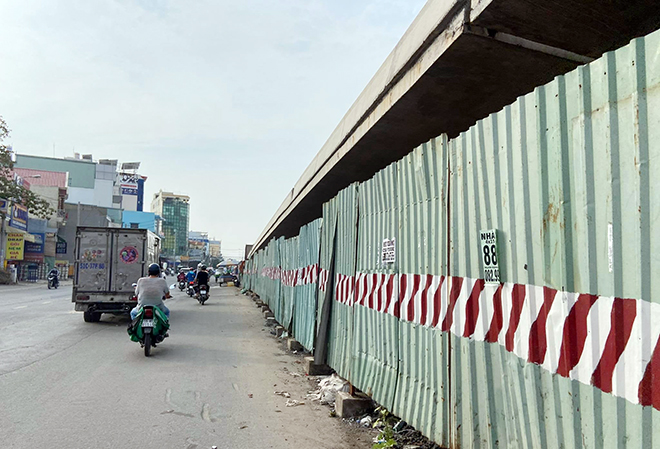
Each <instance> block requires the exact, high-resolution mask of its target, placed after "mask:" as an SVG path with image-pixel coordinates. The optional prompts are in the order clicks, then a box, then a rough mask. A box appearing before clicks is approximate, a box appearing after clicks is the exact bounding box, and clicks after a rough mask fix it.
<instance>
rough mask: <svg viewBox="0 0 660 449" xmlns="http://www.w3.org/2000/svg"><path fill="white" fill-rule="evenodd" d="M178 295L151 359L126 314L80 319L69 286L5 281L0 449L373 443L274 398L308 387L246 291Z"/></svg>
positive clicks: (310, 407)
mask: <svg viewBox="0 0 660 449" xmlns="http://www.w3.org/2000/svg"><path fill="white" fill-rule="evenodd" d="M173 294H174V298H173V299H171V300H168V301H167V305H168V307H170V309H171V311H172V317H171V325H172V328H171V330H170V338H168V339H167V340H166V341H165V342H164V343H163V344H161V345H159V346H158V347H157V348H154V349H153V351H152V356H151V357H149V358H146V357H144V352H143V351H142V350H141V349H140V346H139V344H138V343H134V342H132V341H130V339H129V338H128V335H127V333H126V326H127V324H128V318H125V317H114V316H112V315H104V316H103V319H102V321H101V322H100V323H85V322H83V318H82V313H80V312H74V311H73V304H72V303H71V300H70V295H71V287H70V284H68V285H67V284H65V285H63V286H62V287H61V288H60V289H58V290H50V291H49V290H47V289H46V286H45V285H44V284H37V285H32V286H11V287H10V286H0V310H2V313H1V314H0V447H2V448H138V447H140V448H182V449H198V448H199V449H202V448H210V447H211V446H213V445H215V446H218V448H292V447H295V448H300V449H302V448H368V447H371V444H372V443H370V441H369V438H370V436H369V435H368V434H367V433H366V432H362V431H359V430H356V429H353V428H350V427H349V426H347V425H346V424H345V423H343V422H342V421H341V420H339V419H336V418H330V417H329V416H328V415H329V414H328V409H327V408H326V407H324V406H320V405H318V404H316V403H310V402H309V401H306V403H305V405H302V406H297V407H286V406H285V402H286V399H285V398H283V397H281V396H277V395H275V394H274V391H276V390H278V391H281V390H286V391H288V392H289V393H290V394H291V396H292V398H294V399H298V400H304V397H305V394H306V392H307V391H308V390H309V389H310V383H309V381H308V379H306V378H304V377H298V376H294V375H292V374H291V373H292V372H302V365H301V364H300V359H299V358H296V357H295V356H292V355H289V354H286V353H285V352H284V351H283V350H282V347H281V344H280V343H278V342H277V341H276V339H275V338H273V337H271V336H270V335H269V333H268V332H267V330H264V320H263V318H262V316H261V314H260V313H259V311H258V309H257V308H256V307H255V306H254V305H253V304H254V303H253V302H252V301H251V300H249V299H248V298H247V297H245V296H243V295H240V294H239V291H238V289H236V288H233V287H223V288H219V287H214V288H212V290H211V299H210V300H209V301H208V302H207V303H206V305H204V306H200V305H199V304H198V303H197V301H195V300H193V299H191V298H189V297H188V296H186V295H185V294H184V293H181V292H179V291H178V290H177V291H176V292H174V293H173Z"/></svg>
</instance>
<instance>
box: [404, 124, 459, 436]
mask: <svg viewBox="0 0 660 449" xmlns="http://www.w3.org/2000/svg"><path fill="white" fill-rule="evenodd" d="M446 147H447V143H446V138H445V137H444V136H443V137H439V138H438V139H434V140H432V141H430V142H429V143H427V144H424V145H422V146H420V147H419V148H417V149H416V150H415V151H413V152H412V153H410V154H409V155H408V156H406V157H404V158H403V159H402V160H401V161H399V162H397V168H398V191H397V204H398V213H399V235H398V245H397V258H398V260H399V262H398V263H399V270H400V273H401V274H400V276H399V283H400V286H399V290H400V292H399V297H398V299H399V307H400V314H399V316H400V317H401V320H400V323H399V354H400V357H399V367H398V371H399V372H398V383H397V391H396V400H395V402H394V407H393V411H394V413H396V414H397V415H398V416H401V417H402V418H403V419H405V420H406V421H407V422H409V423H411V424H412V425H414V426H415V427H416V428H418V429H419V430H420V431H422V432H424V433H425V434H426V435H429V436H430V437H432V438H433V439H434V440H435V441H437V442H438V443H440V444H443V445H446V444H447V443H448V442H449V435H450V434H449V400H448V399H449V397H448V391H449V384H448V375H449V372H448V368H447V346H448V337H447V335H445V334H444V333H443V332H441V331H440V330H439V329H437V325H438V321H439V317H440V310H441V308H442V306H443V305H444V304H446V299H445V298H443V291H444V290H443V286H444V285H445V275H446V273H447V269H446V266H447V253H448V245H447V224H446V223H447V202H446V192H447V176H446V172H447V149H446Z"/></svg>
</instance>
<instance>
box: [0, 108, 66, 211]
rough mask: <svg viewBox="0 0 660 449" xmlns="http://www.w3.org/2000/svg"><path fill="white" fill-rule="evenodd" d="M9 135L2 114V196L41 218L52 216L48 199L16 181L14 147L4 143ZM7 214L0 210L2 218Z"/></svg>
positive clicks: (0, 190) (0, 186) (0, 120)
mask: <svg viewBox="0 0 660 449" xmlns="http://www.w3.org/2000/svg"><path fill="white" fill-rule="evenodd" d="M7 137H9V128H8V127H7V123H6V122H5V121H4V119H3V118H2V117H1V116H0V198H2V199H6V200H10V201H12V202H14V203H18V204H21V205H23V206H25V207H27V208H28V210H29V211H30V213H31V214H33V215H36V216H37V217H39V218H46V219H48V218H50V217H51V216H52V215H53V214H54V213H55V209H53V208H52V207H50V204H49V203H48V201H46V200H45V199H43V198H41V197H40V196H39V195H37V194H36V193H34V192H32V191H30V190H28V189H26V188H25V187H23V186H21V185H18V184H16V182H15V181H14V161H13V160H12V149H11V147H10V146H8V145H5V144H4V143H3V141H4V140H5V139H6V138H7ZM5 216H6V214H5V213H4V212H3V211H2V210H0V219H2V220H4V219H5Z"/></svg>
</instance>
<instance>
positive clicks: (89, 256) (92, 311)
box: [72, 226, 160, 323]
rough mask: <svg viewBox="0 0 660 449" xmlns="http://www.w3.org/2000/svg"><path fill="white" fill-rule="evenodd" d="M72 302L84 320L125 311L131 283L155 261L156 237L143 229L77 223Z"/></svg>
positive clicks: (130, 303)
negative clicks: (88, 225)
mask: <svg viewBox="0 0 660 449" xmlns="http://www.w3.org/2000/svg"><path fill="white" fill-rule="evenodd" d="M75 245H76V246H75V271H74V282H73V295H72V301H73V302H74V303H75V305H76V310H77V311H79V312H83V317H84V319H85V321H86V322H88V323H95V322H97V321H99V320H100V319H101V314H103V313H112V314H115V315H119V314H125V313H129V312H130V311H131V309H132V308H133V307H135V305H136V298H135V297H134V288H133V283H135V282H137V280H138V279H139V278H141V277H143V276H146V275H147V269H148V268H149V265H150V264H152V263H158V258H159V256H160V238H159V237H158V236H157V235H156V234H154V233H153V232H151V231H149V230H147V229H128V228H100V227H84V226H80V227H78V228H77V231H76V243H75Z"/></svg>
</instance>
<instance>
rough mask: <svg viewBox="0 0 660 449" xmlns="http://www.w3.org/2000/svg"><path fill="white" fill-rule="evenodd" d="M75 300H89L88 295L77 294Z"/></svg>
mask: <svg viewBox="0 0 660 449" xmlns="http://www.w3.org/2000/svg"><path fill="white" fill-rule="evenodd" d="M76 300H78V301H89V295H78V296H76Z"/></svg>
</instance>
